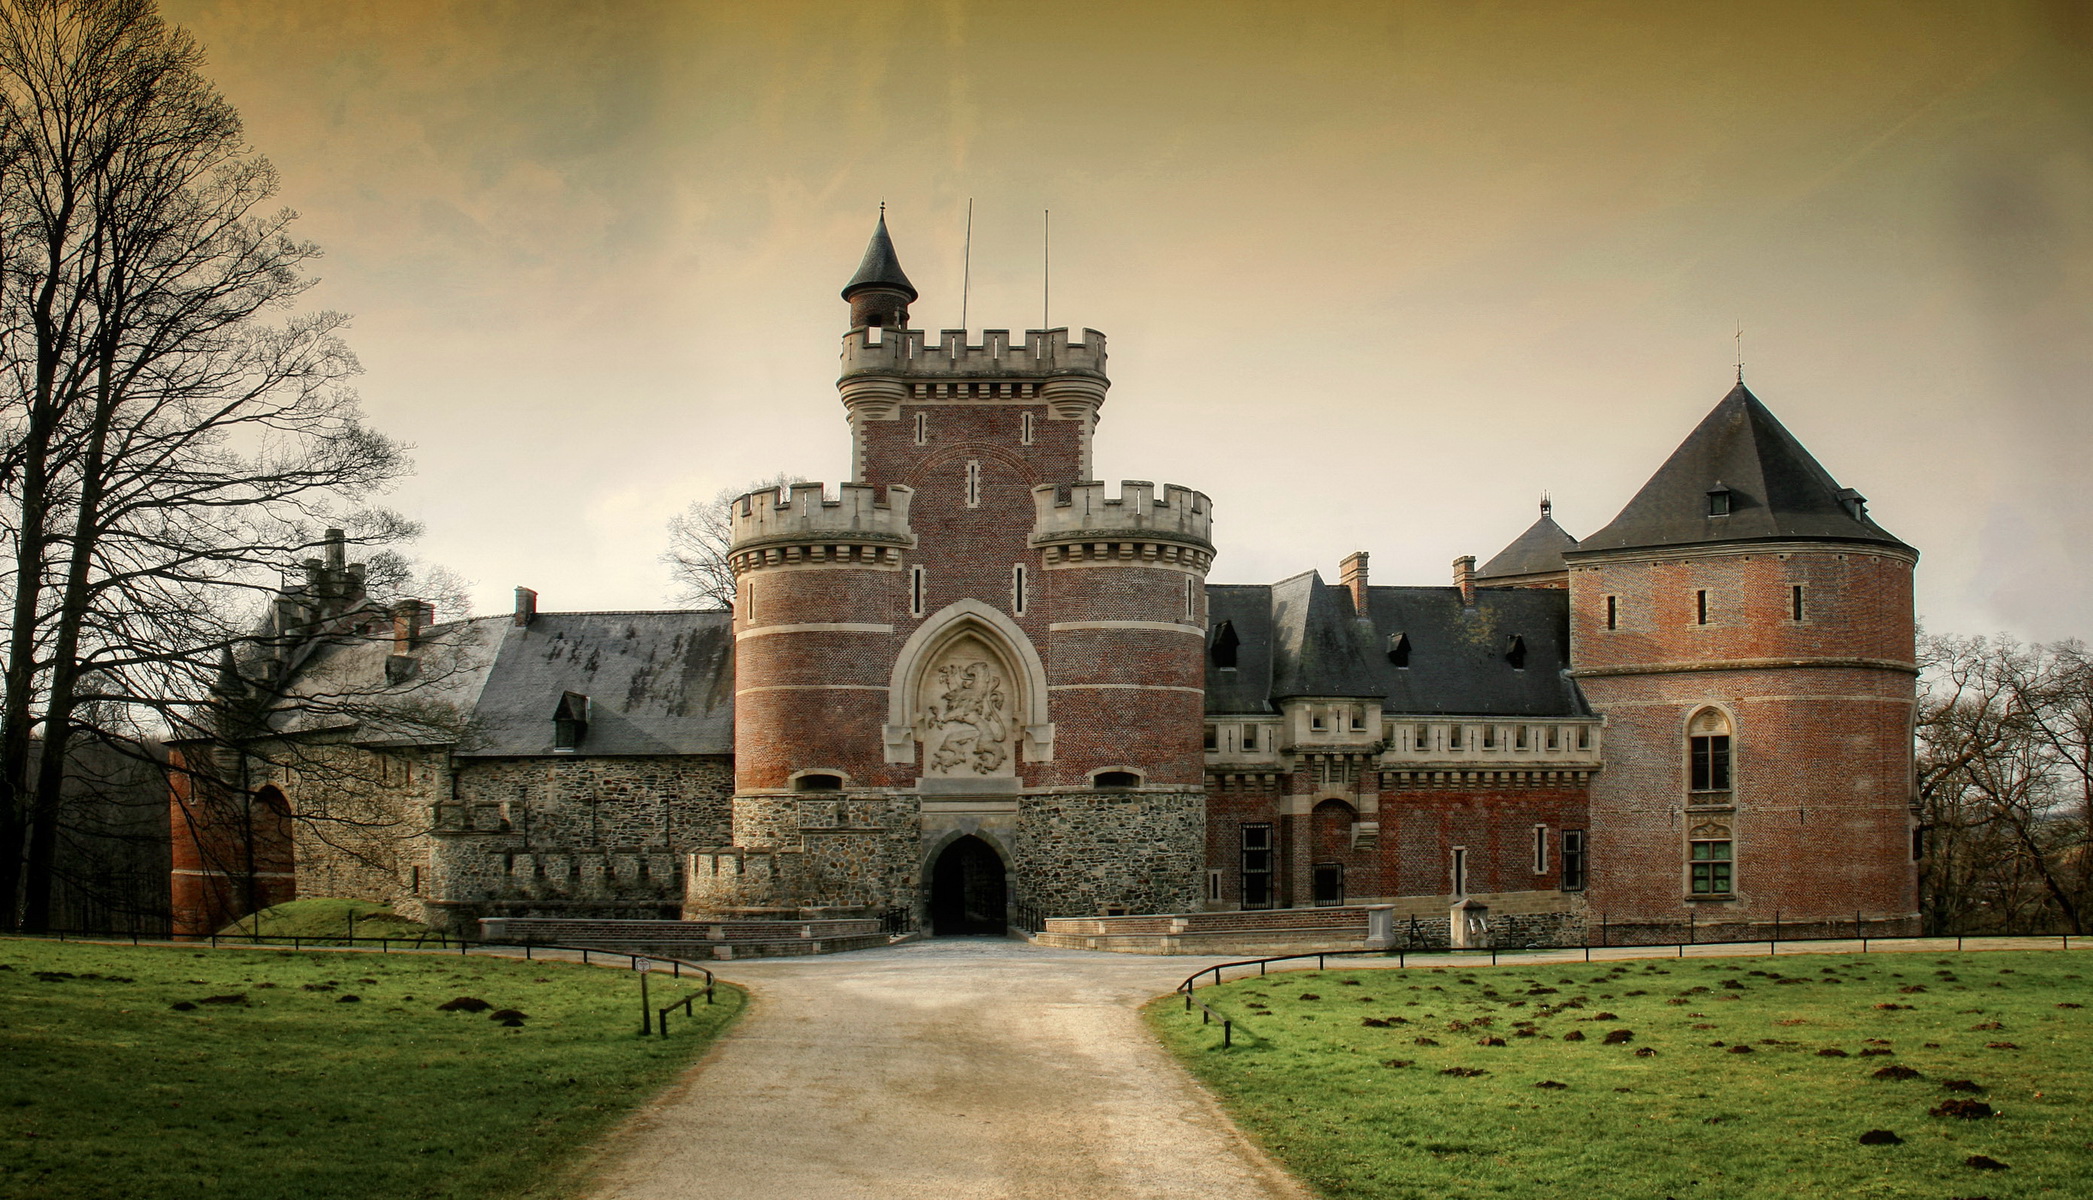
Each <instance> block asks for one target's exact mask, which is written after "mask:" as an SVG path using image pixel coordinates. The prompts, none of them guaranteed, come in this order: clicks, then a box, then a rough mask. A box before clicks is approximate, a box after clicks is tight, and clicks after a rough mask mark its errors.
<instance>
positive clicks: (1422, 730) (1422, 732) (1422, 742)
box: [1410, 725, 1432, 751]
mask: <svg viewBox="0 0 2093 1200" xmlns="http://www.w3.org/2000/svg"><path fill="white" fill-rule="evenodd" d="M1415 736H1416V738H1417V740H1416V741H1415V742H1412V743H1411V744H1410V748H1411V749H1412V750H1417V751H1425V750H1429V749H1431V748H1432V730H1431V727H1430V726H1427V725H1419V726H1418V727H1417V732H1416V735H1415Z"/></svg>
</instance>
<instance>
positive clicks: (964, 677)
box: [686, 217, 1213, 932]
mask: <svg viewBox="0 0 2093 1200" xmlns="http://www.w3.org/2000/svg"><path fill="white" fill-rule="evenodd" d="M843 296H844V299H845V300H848V301H850V303H851V314H852V321H853V327H852V328H851V330H850V331H849V333H848V334H846V335H845V337H844V342H843V370H842V377H841V378H840V379H839V381H838V383H837V387H838V390H839V391H840V393H841V396H842V400H843V405H844V408H845V410H846V412H847V413H848V416H849V420H850V427H851V435H852V451H853V453H852V459H851V461H852V464H853V471H854V478H853V479H852V481H851V482H850V483H848V484H845V485H843V486H842V487H841V488H840V489H839V498H837V499H827V498H825V496H824V489H823V487H822V485H820V484H802V485H797V486H794V487H792V488H790V489H788V490H786V491H784V492H779V493H772V492H761V493H757V494H754V495H751V496H746V497H743V498H742V499H741V500H740V501H739V502H738V503H737V504H736V506H735V509H734V513H733V542H732V548H731V551H730V560H731V562H732V565H733V568H734V571H735V575H736V581H737V591H736V610H735V621H734V629H735V638H736V642H735V673H736V678H735V703H736V713H735V771H736V784H735V792H736V795H735V799H734V834H733V845H732V846H728V847H721V848H718V849H717V850H714V851H709V852H705V853H700V854H697V855H694V856H693V857H692V860H691V865H690V874H689V891H688V903H687V905H686V910H687V913H688V914H689V915H692V916H699V915H707V914H712V913H719V912H727V911H736V910H740V911H747V910H752V909H770V910H776V909H807V908H831V909H833V908H861V909H884V908H895V907H900V908H906V909H910V910H912V911H913V912H915V913H916V914H917V915H918V917H919V918H922V919H926V920H928V921H929V922H930V923H931V924H932V925H933V926H934V927H935V928H937V929H940V930H945V931H959V932H966V931H989V930H1000V929H1001V928H1003V926H1004V924H1005V923H1006V921H1007V920H1008V919H1009V916H1010V914H1011V913H1012V912H1013V911H1015V910H1017V909H1019V908H1020V907H1022V908H1026V909H1030V910H1032V911H1036V912H1039V913H1044V914H1048V915H1060V914H1071V915H1072V914H1091V913H1099V912H1112V911H1125V912H1170V911H1182V910H1184V909H1186V908H1190V907H1193V906H1195V905H1196V904H1197V903H1198V902H1199V900H1200V896H1201V880H1202V877H1203V866H1204V863H1203V854H1204V838H1205V802H1204V791H1203V785H1204V780H1203V767H1202V747H1201V741H1200V738H1201V732H1202V721H1201V711H1202V706H1203V697H1204V675H1205V671H1204V647H1205V630H1206V596H1205V575H1206V570H1207V567H1208V565H1209V564H1210V562H1211V560H1212V555H1213V546H1212V542H1211V538H1210V525H1211V512H1210V509H1209V505H1208V501H1207V498H1206V497H1205V496H1204V495H1202V494H1200V493H1198V492H1194V491H1190V490H1188V489H1185V488H1179V487H1166V488H1163V489H1161V491H1160V493H1159V492H1158V489H1157V488H1156V487H1155V486H1154V485H1153V484H1150V483H1146V482H1129V483H1127V484H1125V485H1123V487H1122V488H1121V489H1120V490H1119V494H1118V495H1116V496H1112V495H1108V494H1107V490H1106V488H1105V486H1104V485H1102V484H1099V483H1096V482H1093V481H1091V480H1090V437H1091V433H1092V430H1093V429H1094V428H1095V426H1096V423H1097V419H1098V411H1099V409H1100V408H1101V407H1102V405H1103V403H1104V398H1105V392H1106V389H1107V388H1108V387H1109V386H1110V384H1109V381H1108V380H1107V378H1106V376H1105V340H1104V336H1103V335H1102V334H1100V333H1098V332H1096V331H1095V330H1085V331H1083V336H1082V340H1081V341H1079V342H1078V341H1072V340H1071V339H1070V337H1069V332H1068V331H1067V330H1066V329H1051V330H1029V331H1027V332H1026V333H1025V335H1024V339H1023V341H1022V342H1021V343H1020V344H1016V345H1013V344H1012V343H1011V339H1010V335H1009V332H1008V331H1006V330H996V329H991V330H986V331H984V332H982V334H981V335H980V341H979V342H978V343H976V342H974V341H973V340H972V339H971V338H970V337H969V335H968V334H967V332H966V331H965V330H945V331H944V332H943V333H942V334H941V335H940V337H939V339H938V340H937V342H935V343H934V344H933V343H929V342H928V341H927V339H926V338H925V336H924V334H923V333H922V331H920V330H912V329H908V328H905V323H906V320H907V315H908V313H907V303H908V302H909V301H912V300H914V299H915V297H916V291H915V288H914V286H913V285H912V284H910V283H909V281H908V277H907V276H906V275H905V274H904V273H903V272H902V270H901V266H900V262H899V259H898V256H897V255H896V254H895V252H894V247H893V243H892V241H891V240H890V239H889V237H888V235H887V230H886V224H885V220H884V218H883V217H882V220H881V222H880V225H879V227H878V230H877V231H876V232H875V233H874V235H873V240H872V245H871V246H870V248H868V250H867V251H866V254H865V259H864V262H863V263H862V264H861V265H860V267H859V269H858V273H857V275H856V276H855V277H854V278H852V280H851V282H850V284H849V285H848V286H846V287H845V288H844V292H843Z"/></svg>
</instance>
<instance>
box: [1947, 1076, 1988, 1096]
mask: <svg viewBox="0 0 2093 1200" xmlns="http://www.w3.org/2000/svg"><path fill="white" fill-rule="evenodd" d="M1940 1086H1942V1087H1944V1088H1946V1089H1948V1090H1949V1091H1951V1092H1970V1093H1976V1092H1981V1091H1983V1090H1984V1087H1983V1085H1982V1084H1980V1083H1978V1082H1977V1081H1976V1080H1974V1079H1943V1080H1941V1084H1940Z"/></svg>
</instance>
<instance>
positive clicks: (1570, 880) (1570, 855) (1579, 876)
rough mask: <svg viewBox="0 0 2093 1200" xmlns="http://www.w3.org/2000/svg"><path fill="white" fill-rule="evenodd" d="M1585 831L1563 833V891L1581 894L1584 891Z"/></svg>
mask: <svg viewBox="0 0 2093 1200" xmlns="http://www.w3.org/2000/svg"><path fill="white" fill-rule="evenodd" d="M1584 866H1585V860H1584V831H1583V830H1582V829H1565V830H1563V831H1562V890H1564V891H1566V892H1581V891H1583V890H1584Z"/></svg>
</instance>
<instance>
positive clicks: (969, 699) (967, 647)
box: [916, 637, 1015, 778]
mask: <svg viewBox="0 0 2093 1200" xmlns="http://www.w3.org/2000/svg"><path fill="white" fill-rule="evenodd" d="M1008 678H1009V671H1008V670H1007V669H1006V668H1005V667H1004V666H1003V663H1002V659H1001V657H1000V656H999V655H997V654H996V653H995V652H994V651H992V650H990V649H989V648H988V646H986V645H985V644H983V643H982V642H981V641H980V640H979V639H978V638H972V637H968V638H962V639H960V640H959V641H957V642H955V643H953V645H952V646H951V647H950V648H948V649H947V650H946V651H945V652H944V653H943V654H942V655H940V656H939V657H938V663H937V665H936V666H935V667H933V668H931V670H929V671H928V672H926V673H925V675H924V677H923V688H922V693H921V695H920V697H919V698H918V702H917V705H916V735H917V736H918V737H920V738H922V739H923V764H924V773H925V774H927V775H934V776H942V777H946V778H952V777H957V778H969V777H977V776H983V775H1010V774H1014V773H1015V767H1014V766H1013V764H1012V761H1011V760H1012V754H1011V744H1010V743H1011V734H1012V732H1013V724H1012V712H1013V709H1014V707H1015V705H1014V697H1013V696H1012V695H1011V691H1010V685H1009V683H1008V682H1007V681H1008Z"/></svg>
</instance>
